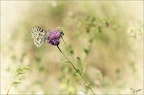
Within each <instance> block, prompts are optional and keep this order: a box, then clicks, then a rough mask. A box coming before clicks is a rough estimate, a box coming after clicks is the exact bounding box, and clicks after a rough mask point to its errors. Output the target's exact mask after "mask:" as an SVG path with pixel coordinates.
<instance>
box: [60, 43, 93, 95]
mask: <svg viewBox="0 0 144 95" xmlns="http://www.w3.org/2000/svg"><path fill="white" fill-rule="evenodd" d="M57 48H58V49H59V51H60V52H61V53H62V54H63V55H64V57H65V58H66V59H67V60H68V61H69V63H70V64H71V65H72V67H73V68H74V69H75V71H76V72H77V73H78V74H79V75H80V76H81V78H82V79H83V80H84V81H85V83H86V84H87V86H86V87H88V88H89V89H90V90H91V92H92V93H93V95H95V93H94V91H93V90H92V88H91V87H90V85H89V82H88V81H87V80H86V79H85V78H84V76H82V75H81V74H80V72H79V71H78V69H77V68H76V67H75V66H74V65H73V63H72V62H71V61H70V60H69V59H68V58H67V57H66V56H65V54H64V53H63V52H62V50H61V49H60V48H59V46H58V45H57Z"/></svg>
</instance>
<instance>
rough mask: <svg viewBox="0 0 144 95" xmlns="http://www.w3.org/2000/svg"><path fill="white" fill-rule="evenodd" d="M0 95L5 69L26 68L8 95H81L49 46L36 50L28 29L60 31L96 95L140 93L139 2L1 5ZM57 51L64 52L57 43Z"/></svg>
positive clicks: (79, 83) (8, 78) (80, 84)
mask: <svg viewBox="0 0 144 95" xmlns="http://www.w3.org/2000/svg"><path fill="white" fill-rule="evenodd" d="M1 6H2V7H1V14H2V15H1V94H5V93H6V92H7V89H8V88H9V86H10V84H11V82H12V81H13V76H12V74H11V73H10V71H11V69H16V68H17V67H18V66H19V65H20V66H29V67H30V70H29V71H28V72H27V73H25V74H24V75H22V76H21V77H22V81H21V84H19V85H14V86H13V87H12V88H11V90H10V94H50V95H52V94H83V92H82V90H84V89H85V87H84V81H83V80H82V79H81V78H80V77H79V76H76V75H75V74H74V69H72V68H71V66H70V64H68V63H66V62H63V61H62V60H64V57H63V56H62V55H61V53H60V52H59V51H58V49H57V48H56V47H55V46H51V45H49V44H43V45H42V46H41V47H36V46H35V45H34V43H33V39H32V38H31V34H30V31H31V28H32V27H34V26H40V27H42V28H43V29H45V30H48V29H56V28H57V27H62V29H63V31H64V36H63V38H64V40H65V41H66V43H67V44H69V45H70V47H71V50H72V52H73V56H74V57H75V58H76V57H80V58H81V60H82V62H83V66H84V70H85V76H86V78H87V79H88V81H89V82H90V84H91V86H92V88H93V89H94V92H95V93H96V94H131V93H132V90H131V89H130V88H133V89H135V90H137V89H142V90H141V91H139V92H138V93H139V94H142V93H143V85H142V84H143V53H142V49H143V40H142V38H143V1H1ZM60 47H61V49H62V50H63V51H64V52H65V53H67V51H66V49H65V46H64V44H63V42H61V44H60Z"/></svg>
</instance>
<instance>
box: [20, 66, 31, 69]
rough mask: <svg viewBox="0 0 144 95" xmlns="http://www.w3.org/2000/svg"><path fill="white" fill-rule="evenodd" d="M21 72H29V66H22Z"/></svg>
mask: <svg viewBox="0 0 144 95" xmlns="http://www.w3.org/2000/svg"><path fill="white" fill-rule="evenodd" d="M21 68H22V69H23V70H30V67H29V66H22V67H21Z"/></svg>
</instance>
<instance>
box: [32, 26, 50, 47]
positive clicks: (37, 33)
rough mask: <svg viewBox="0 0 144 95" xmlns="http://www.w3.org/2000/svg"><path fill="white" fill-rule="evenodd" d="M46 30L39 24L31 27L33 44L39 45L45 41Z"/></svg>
mask: <svg viewBox="0 0 144 95" xmlns="http://www.w3.org/2000/svg"><path fill="white" fill-rule="evenodd" d="M48 32H49V30H48V31H46V30H44V29H42V28H41V27H39V26H35V27H33V28H32V30H31V36H32V38H33V39H34V44H35V45H36V46H37V47H40V46H41V45H42V44H43V43H44V42H45V39H46V37H47V36H48Z"/></svg>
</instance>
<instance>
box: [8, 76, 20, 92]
mask: <svg viewBox="0 0 144 95" xmlns="http://www.w3.org/2000/svg"><path fill="white" fill-rule="evenodd" d="M17 76H18V75H16V76H15V77H14V79H13V82H12V83H11V85H10V87H9V89H8V91H7V94H6V95H8V94H9V91H10V89H11V87H12V86H13V84H14V81H15V79H16V78H17Z"/></svg>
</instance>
